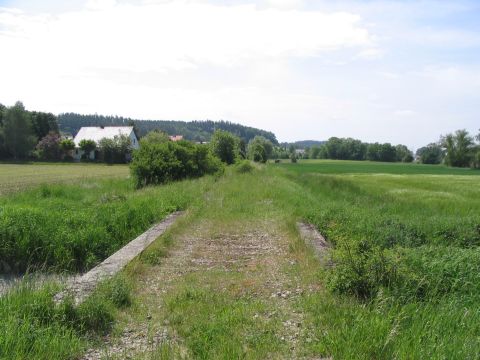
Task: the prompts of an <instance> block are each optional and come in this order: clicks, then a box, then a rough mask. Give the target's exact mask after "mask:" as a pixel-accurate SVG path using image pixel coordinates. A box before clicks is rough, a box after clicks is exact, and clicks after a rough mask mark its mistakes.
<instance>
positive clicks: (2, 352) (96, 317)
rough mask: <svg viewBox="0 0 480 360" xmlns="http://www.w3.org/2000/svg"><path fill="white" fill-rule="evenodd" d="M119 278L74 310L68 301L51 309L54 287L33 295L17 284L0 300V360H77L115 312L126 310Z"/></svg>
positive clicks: (30, 289)
mask: <svg viewBox="0 0 480 360" xmlns="http://www.w3.org/2000/svg"><path fill="white" fill-rule="evenodd" d="M129 289H130V285H129V284H128V281H127V280H126V279H125V278H124V277H121V276H119V277H117V278H114V279H113V280H111V281H109V282H106V283H103V284H102V285H101V286H100V288H99V289H98V290H97V291H96V292H95V293H94V294H93V295H92V296H91V297H89V298H88V299H87V300H86V301H85V302H83V303H82V304H81V305H80V306H78V307H75V306H73V302H72V300H71V299H66V300H65V301H64V302H62V303H61V304H58V305H57V304H55V303H54V300H53V295H54V294H55V293H56V292H57V291H58V290H59V287H58V286H56V285H54V284H48V285H46V286H44V287H42V288H40V289H35V288H33V287H32V286H31V285H29V284H28V283H23V284H21V285H20V286H18V287H16V288H15V289H13V290H12V291H10V292H9V293H8V294H6V295H5V296H3V297H0V359H46V360H47V359H48V360H50V359H72V358H78V357H79V356H80V355H81V354H82V352H83V351H84V350H85V348H86V347H87V345H88V339H95V338H96V337H98V336H100V335H103V334H105V333H106V332H108V331H109V330H110V329H111V327H112V326H113V322H114V317H115V313H116V308H119V307H123V306H126V305H128V304H129V302H125V300H126V299H130V290H129Z"/></svg>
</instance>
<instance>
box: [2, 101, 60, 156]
mask: <svg viewBox="0 0 480 360" xmlns="http://www.w3.org/2000/svg"><path fill="white" fill-rule="evenodd" d="M49 136H58V137H60V136H59V135H58V124H57V118H56V116H55V115H53V114H51V113H44V112H37V111H27V110H25V107H24V106H23V104H22V103H21V102H17V103H15V105H13V106H11V107H6V106H4V105H2V104H0V159H13V160H25V159H27V158H31V157H32V156H35V155H37V156H39V157H40V156H41V155H42V154H43V150H44V147H45V149H47V152H48V150H49V149H48V147H49V145H50V141H49V139H48V137H49Z"/></svg>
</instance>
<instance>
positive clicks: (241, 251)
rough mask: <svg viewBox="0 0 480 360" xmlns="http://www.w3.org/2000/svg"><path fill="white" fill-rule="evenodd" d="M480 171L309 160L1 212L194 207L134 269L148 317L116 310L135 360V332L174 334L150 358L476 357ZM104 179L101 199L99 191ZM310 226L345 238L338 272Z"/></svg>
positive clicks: (118, 184)
mask: <svg viewBox="0 0 480 360" xmlns="http://www.w3.org/2000/svg"><path fill="white" fill-rule="evenodd" d="M478 175H480V172H476V171H470V170H463V169H450V168H445V167H441V166H438V167H437V166H418V165H414V164H378V163H369V162H358V163H357V162H341V161H335V162H333V161H301V162H300V163H298V164H279V165H273V164H269V165H267V166H263V167H256V168H255V169H254V170H253V171H252V172H246V173H242V174H240V173H239V172H238V171H236V169H235V168H233V167H232V168H229V169H228V170H227V173H226V175H225V176H223V177H222V178H219V179H215V178H210V177H207V178H203V179H198V180H193V181H185V182H180V183H175V184H171V185H167V186H161V187H158V188H149V189H145V190H141V191H134V190H133V188H130V187H129V185H127V183H126V182H124V181H126V180H110V181H104V182H102V181H98V180H93V181H91V182H90V181H87V182H86V183H85V182H81V183H78V184H76V185H73V184H72V185H50V186H46V187H40V188H37V189H35V190H29V191H26V192H23V193H19V194H16V195H10V196H8V197H6V198H5V199H7V200H4V201H5V203H4V205H0V206H7V205H8V206H11V207H14V206H19V207H20V208H22V209H28V208H29V207H30V203H32V204H33V207H34V208H35V207H36V208H37V211H38V209H40V208H49V206H51V209H53V208H57V207H58V204H70V205H68V206H73V205H72V204H75V203H76V204H78V203H80V204H82V209H84V210H83V211H86V210H85V209H90V210H91V209H103V208H102V206H107V207H108V206H111V207H108V209H107V211H102V212H108V213H112V214H115V213H117V212H118V213H119V218H120V219H125V217H122V216H123V215H122V214H123V212H122V211H121V210H120V209H123V208H122V207H117V206H118V205H113V204H116V203H117V202H118V201H119V200H118V198H117V197H120V198H121V199H123V197H122V196H124V197H125V200H120V203H123V204H124V205H123V206H127V205H126V204H130V203H131V204H132V206H133V204H136V202H135V201H138V204H137V205H135V209H138V214H141V213H143V211H141V210H140V209H143V208H144V207H145V209H146V210H145V211H146V212H148V211H151V210H152V209H155V207H156V206H159V205H152V204H151V203H153V204H158V203H160V204H170V205H171V204H174V205H178V204H181V207H182V208H186V209H188V211H187V216H186V217H185V218H184V219H181V220H180V221H179V223H178V224H177V225H176V226H174V227H173V228H172V229H171V230H170V231H168V232H167V233H166V234H165V235H164V236H163V237H161V238H160V239H158V240H157V242H155V243H154V244H153V245H152V246H151V247H150V248H149V249H148V250H147V251H146V252H145V253H144V254H142V255H141V257H140V258H139V259H137V260H136V261H134V262H133V263H132V264H131V265H130V266H129V268H128V271H127V272H126V276H127V277H128V279H129V282H130V283H131V284H132V286H133V292H132V294H134V295H133V298H132V304H133V306H131V307H128V308H124V309H123V310H121V311H119V312H118V311H117V312H114V313H113V314H114V316H115V319H116V326H115V328H114V332H113V334H114V335H115V336H113V338H114V339H115V338H116V339H117V340H118V342H119V344H120V345H118V348H120V349H121V348H122V346H125V349H124V351H127V349H128V339H129V337H134V336H138V337H142V338H145V339H150V340H151V341H153V339H155V338H156V337H157V336H158V334H159V333H160V334H165V333H166V334H168V336H166V337H164V338H162V339H163V340H162V341H161V342H160V343H159V344H158V347H155V346H146V347H144V348H142V349H141V351H140V350H139V351H136V352H133V354H132V356H133V357H134V358H138V359H170V358H195V359H227V358H228V359H232V358H245V359H263V358H283V359H292V358H306V359H313V358H328V357H333V358H334V359H392V358H397V359H475V358H479V357H480V311H479V304H480V295H479V294H480V247H479V245H480V176H478ZM88 183H91V184H96V185H93V188H94V189H97V190H98V191H97V190H95V191H93V193H90V192H84V188H85V186H86V184H88ZM72 187H73V188H72ZM74 188H75V189H76V190H74ZM43 189H46V190H43ZM78 189H80V190H78ZM77 191H78V193H77ZM70 193H72V194H74V195H72V196H73V198H72V199H71V203H69V202H65V201H66V198H68V197H69V195H68V194H70ZM105 194H107V195H105ZM174 194H177V195H174ZM32 199H33V200H32ZM102 199H106V204H107V205H105V203H103V200H102ZM134 199H138V200H134ZM69 201H70V200H69ZM112 201H113V204H111V202H112ZM108 204H109V205H108ZM160 208H162V207H160ZM49 209H50V208H49ZM90 210H89V211H90ZM104 210H105V209H104ZM135 211H137V210H135ZM57 215H58V214H57ZM112 216H113V215H112ZM302 219H304V220H307V221H310V222H312V223H314V224H315V225H316V226H317V227H318V229H319V230H320V231H321V232H322V234H324V235H325V236H326V237H327V239H328V240H329V241H330V242H331V243H332V245H333V249H332V250H331V254H330V255H331V258H332V260H333V263H334V266H332V267H327V268H324V267H322V266H321V265H320V263H319V262H318V260H317V259H315V257H314V256H313V251H312V249H311V248H310V247H309V246H307V245H306V244H305V243H304V242H303V241H302V239H300V237H299V234H298V231H297V230H296V226H295V224H296V222H297V221H298V220H302ZM12 223H17V222H12ZM19 223H21V222H19ZM40 223H41V222H38V224H40ZM119 223H124V220H121V221H119ZM21 224H23V225H22V226H21V227H20V228H25V226H28V224H30V222H26V223H21ZM67 225H68V223H67ZM40 228H41V226H40ZM118 229H119V230H118V231H119V233H120V234H121V233H123V232H125V228H121V227H120V228H118ZM29 231H30V230H29ZM58 239H61V237H59V238H58ZM1 316H6V315H1ZM0 320H1V319H0ZM11 321H14V320H11ZM15 321H16V320H15ZM0 322H1V321H0ZM62 324H63V323H60V325H61V326H60V325H58V324H57V325H55V324H53V325H52V326H54V327H55V326H60V328H61V329H63V330H61V331H60V330H58V331H60V333H59V334H60V335H59V337H58V339H59V340H58V345H56V347H55V346H53V345H52V348H55V349H58V352H57V353H58V354H62V352H61V349H64V347H62V346H64V345H65V344H69V343H70V340H68V339H70V338H69V337H68V336H70V335H68V334H70V333H69V332H71V331H74V335H75V337H74V338H73V339H74V340H72V341H79V343H78V344H79V345H75V346H76V349H77V350H76V352H75V353H76V354H78V353H79V352H81V351H82V349H84V346H85V341H86V340H85V338H84V337H82V336H81V334H80V333H79V332H78V330H75V327H73V329H74V330H72V326H70V325H69V326H67V327H64V325H62ZM38 326H40V325H38ZM60 328H58V329H60ZM126 328H128V331H123V330H124V329H126ZM40 329H41V326H40ZM49 329H50V328H49ZM55 329H57V328H55ZM55 329H54V330H52V331H53V332H52V333H49V332H48V331H46V332H45V333H47V334H49V335H48V336H49V337H47V339H48V338H50V339H51V338H52V337H51V335H52V334H53V335H54V334H55V331H57V330H55ZM64 331H67V333H65V332H64ZM62 334H63V335H62ZM65 334H67V335H68V336H67V335H65ZM78 334H80V335H78ZM125 334H127V335H125ZM46 336H47V335H46ZM0 338H1V335H0ZM53 338H54V336H53ZM9 339H10V341H13V342H14V340H12V338H9ZM62 339H63V340H62ZM125 339H126V340H125ZM0 340H1V339H0ZM125 341H126V343H125ZM62 344H63V345H62ZM72 344H75V342H72ZM122 344H126V345H122ZM9 349H13V347H12V346H10V347H9ZM107 350H108V345H107ZM110 350H111V349H110ZM42 351H48V350H46V349H44V350H42ZM128 351H130V350H128ZM16 353H17V352H15V351H14V350H12V352H10V353H9V355H11V354H16ZM71 353H73V352H71ZM71 353H69V354H71ZM125 355H126V353H125V352H123V353H122V352H120V353H117V354H116V357H115V354H113V355H112V356H110V355H109V358H112V357H113V358H124V357H125ZM17 357H18V356H17ZM60 357H62V356H60ZM63 357H67V356H63Z"/></svg>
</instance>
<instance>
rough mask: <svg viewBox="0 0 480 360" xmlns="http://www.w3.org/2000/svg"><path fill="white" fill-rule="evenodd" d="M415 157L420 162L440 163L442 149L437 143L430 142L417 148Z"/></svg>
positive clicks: (442, 154)
mask: <svg viewBox="0 0 480 360" xmlns="http://www.w3.org/2000/svg"><path fill="white" fill-rule="evenodd" d="M416 155H417V158H418V160H419V161H420V162H421V163H422V164H434V165H435V164H440V163H441V162H442V161H443V156H444V153H443V150H442V147H441V146H440V145H438V144H435V143H432V144H428V145H427V146H424V147H421V148H420V149H418V150H417V153H416Z"/></svg>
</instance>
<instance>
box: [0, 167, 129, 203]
mask: <svg viewBox="0 0 480 360" xmlns="http://www.w3.org/2000/svg"><path fill="white" fill-rule="evenodd" d="M128 176H129V170H128V166H126V165H115V166H107V165H104V164H83V163H82V164H81V163H78V164H71V163H65V164H61V163H60V164H58V163H55V164H39V163H33V164H0V196H1V195H5V194H8V193H12V192H15V191H21V190H25V189H28V188H31V187H35V186H38V185H40V184H51V183H69V182H70V183H71V182H75V181H79V180H85V179H105V178H126V177H128Z"/></svg>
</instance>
